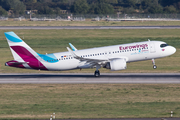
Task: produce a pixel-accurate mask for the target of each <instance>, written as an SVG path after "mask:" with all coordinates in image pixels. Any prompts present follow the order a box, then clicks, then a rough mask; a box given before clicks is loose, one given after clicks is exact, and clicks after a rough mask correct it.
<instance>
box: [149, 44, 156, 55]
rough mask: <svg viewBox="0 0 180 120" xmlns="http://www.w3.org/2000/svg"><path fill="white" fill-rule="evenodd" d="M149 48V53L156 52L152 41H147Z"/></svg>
mask: <svg viewBox="0 0 180 120" xmlns="http://www.w3.org/2000/svg"><path fill="white" fill-rule="evenodd" d="M149 47H150V48H149V49H150V53H155V52H156V48H155V45H154V43H153V42H149Z"/></svg>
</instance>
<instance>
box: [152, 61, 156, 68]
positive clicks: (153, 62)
mask: <svg viewBox="0 0 180 120" xmlns="http://www.w3.org/2000/svg"><path fill="white" fill-rule="evenodd" d="M152 64H153V68H154V69H156V68H157V66H156V65H155V60H154V59H152Z"/></svg>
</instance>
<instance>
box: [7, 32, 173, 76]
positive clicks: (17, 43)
mask: <svg viewBox="0 0 180 120" xmlns="http://www.w3.org/2000/svg"><path fill="white" fill-rule="evenodd" d="M4 34H5V37H6V39H7V42H8V44H9V47H10V50H11V52H12V55H13V57H14V60H11V61H8V62H6V63H5V65H6V66H10V67H17V68H26V69H36V70H47V71H63V70H73V69H86V68H96V70H95V72H94V76H96V77H98V76H100V71H99V69H100V68H101V67H103V68H106V69H110V70H111V71H116V70H124V69H126V68H127V65H126V64H127V63H130V62H136V61H144V60H152V64H153V68H154V69H156V68H157V66H156V65H155V60H154V59H157V58H162V57H166V56H169V55H172V54H174V53H175V52H176V48H175V47H173V46H170V45H168V44H167V43H165V42H162V41H150V40H148V41H144V42H136V43H128V44H120V45H113V46H105V47H98V48H90V49H82V50H78V49H76V48H75V47H74V46H73V45H72V44H71V43H70V44H69V45H70V47H71V48H72V49H73V50H71V49H70V48H69V47H67V50H68V51H67V52H58V53H51V54H39V53H37V52H35V51H34V50H33V49H32V48H31V47H29V46H28V45H27V44H26V43H25V42H24V41H23V40H22V39H21V38H19V37H18V36H17V35H16V34H15V33H14V32H5V33H4Z"/></svg>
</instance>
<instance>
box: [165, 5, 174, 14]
mask: <svg viewBox="0 0 180 120" xmlns="http://www.w3.org/2000/svg"><path fill="white" fill-rule="evenodd" d="M164 12H165V13H177V11H176V8H175V7H174V6H173V5H170V6H166V7H165V8H164Z"/></svg>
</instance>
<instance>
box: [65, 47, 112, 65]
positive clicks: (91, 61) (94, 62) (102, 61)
mask: <svg viewBox="0 0 180 120" xmlns="http://www.w3.org/2000/svg"><path fill="white" fill-rule="evenodd" d="M67 49H68V51H69V52H70V53H71V55H72V56H73V57H74V58H75V59H78V60H80V61H82V62H83V61H84V62H86V63H88V64H91V65H92V66H94V65H97V64H98V65H105V64H106V63H107V62H108V61H109V60H108V59H90V58H84V57H80V56H78V55H76V54H75V53H74V52H73V51H72V50H71V49H70V48H69V47H67Z"/></svg>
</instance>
